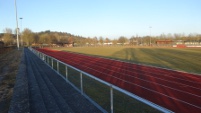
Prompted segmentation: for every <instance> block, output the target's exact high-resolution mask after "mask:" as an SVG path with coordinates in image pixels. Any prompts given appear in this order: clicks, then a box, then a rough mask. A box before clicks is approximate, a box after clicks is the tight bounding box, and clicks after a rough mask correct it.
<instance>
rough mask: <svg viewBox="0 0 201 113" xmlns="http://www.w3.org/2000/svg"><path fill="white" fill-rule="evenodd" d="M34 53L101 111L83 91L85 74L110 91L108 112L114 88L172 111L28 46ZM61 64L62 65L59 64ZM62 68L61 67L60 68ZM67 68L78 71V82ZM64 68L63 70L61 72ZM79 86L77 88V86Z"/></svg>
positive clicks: (153, 105) (164, 109) (111, 108)
mask: <svg viewBox="0 0 201 113" xmlns="http://www.w3.org/2000/svg"><path fill="white" fill-rule="evenodd" d="M29 49H30V50H31V51H32V52H33V53H34V54H35V55H37V56H38V57H39V58H40V59H42V60H43V61H44V62H45V63H46V64H48V65H49V66H50V67H51V68H52V69H54V70H55V71H56V72H57V73H58V74H59V75H60V76H61V77H62V78H63V79H65V80H66V81H67V82H68V83H69V84H71V85H72V86H73V87H74V88H75V89H76V90H78V91H79V92H80V93H81V94H82V95H83V96H85V97H86V98H87V99H88V100H89V101H91V102H92V103H93V104H94V105H95V106H97V107H98V108H99V109H100V110H101V111H103V112H107V111H108V110H107V111H106V110H105V109H103V108H102V107H101V106H100V105H99V104H97V103H96V102H95V101H94V100H92V99H91V98H90V97H89V96H88V95H87V94H86V93H84V88H83V87H84V85H85V84H84V83H83V78H84V77H85V76H86V77H89V78H90V79H93V80H95V81H97V82H98V83H101V84H104V85H105V86H106V87H108V88H109V93H110V97H109V101H110V105H109V106H110V107H109V112H111V113H113V112H114V99H113V98H114V90H117V91H119V92H121V93H123V94H124V95H127V96H129V97H131V98H133V99H136V100H138V101H140V102H142V103H144V104H146V105H148V106H150V107H153V108H154V109H156V110H158V111H160V112H164V113H172V111H170V110H168V109H166V108H164V107H161V106H159V105H157V104H154V103H152V102H150V101H148V100H145V99H143V98H141V97H139V96H137V95H135V94H132V93H130V92H128V91H126V90H124V89H121V88H119V87H117V86H114V85H112V84H110V83H108V82H105V81H103V80H101V79H99V78H97V77H95V76H93V75H91V74H88V73H86V72H84V71H82V70H79V69H77V68H75V67H73V66H71V65H68V64H66V63H64V62H61V61H59V60H57V59H55V58H53V57H51V56H48V55H46V54H44V53H42V52H39V51H37V50H35V49H33V48H29ZM61 65H62V66H61ZM60 68H62V69H60ZM69 68H71V69H73V70H74V71H77V72H78V73H79V78H78V79H79V83H76V82H74V83H73V82H71V81H70V80H69V79H70V76H69V73H70V72H69ZM63 70H64V72H62V71H63ZM64 75H65V76H64ZM78 87H79V88H78Z"/></svg>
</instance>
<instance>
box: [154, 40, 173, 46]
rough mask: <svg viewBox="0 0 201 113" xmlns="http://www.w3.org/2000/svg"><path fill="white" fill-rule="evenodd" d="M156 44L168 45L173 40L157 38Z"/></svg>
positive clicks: (171, 43)
mask: <svg viewBox="0 0 201 113" xmlns="http://www.w3.org/2000/svg"><path fill="white" fill-rule="evenodd" d="M156 45H158V46H169V45H173V41H172V40H157V41H156Z"/></svg>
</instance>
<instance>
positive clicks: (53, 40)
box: [0, 28, 201, 46]
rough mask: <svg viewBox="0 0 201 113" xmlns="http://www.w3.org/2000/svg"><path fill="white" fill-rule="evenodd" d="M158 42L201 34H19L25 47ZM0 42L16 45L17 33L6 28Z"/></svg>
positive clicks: (197, 37)
mask: <svg viewBox="0 0 201 113" xmlns="http://www.w3.org/2000/svg"><path fill="white" fill-rule="evenodd" d="M157 40H172V41H173V42H176V41H181V42H186V41H189V42H201V34H189V35H184V34H161V35H160V36H151V37H150V36H143V37H141V36H137V35H136V36H132V37H125V36H120V37H119V38H118V39H110V38H108V37H101V36H100V37H82V36H76V35H72V34H70V33H65V32H56V31H55V32H54V31H50V30H47V31H42V32H37V33H36V32H32V31H31V30H30V29H28V28H25V29H24V30H23V31H22V32H20V34H19V42H20V44H21V45H24V46H31V45H41V44H43V45H44V44H45V45H53V44H60V45H62V44H73V45H74V46H94V45H110V44H113V45H145V46H146V45H150V44H152V45H154V44H155V42H156V41H157ZM0 41H3V42H4V43H5V45H14V44H16V33H13V31H12V29H10V28H6V29H5V30H4V33H3V34H0Z"/></svg>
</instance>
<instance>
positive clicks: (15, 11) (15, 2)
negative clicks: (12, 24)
mask: <svg viewBox="0 0 201 113" xmlns="http://www.w3.org/2000/svg"><path fill="white" fill-rule="evenodd" d="M15 15H16V24H17V49H18V50H19V36H18V35H19V28H18V18H17V4H16V0H15Z"/></svg>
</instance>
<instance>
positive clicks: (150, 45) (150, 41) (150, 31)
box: [149, 26, 152, 46]
mask: <svg viewBox="0 0 201 113" xmlns="http://www.w3.org/2000/svg"><path fill="white" fill-rule="evenodd" d="M151 28H152V27H151V26H149V30H150V36H149V37H150V46H151Z"/></svg>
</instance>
